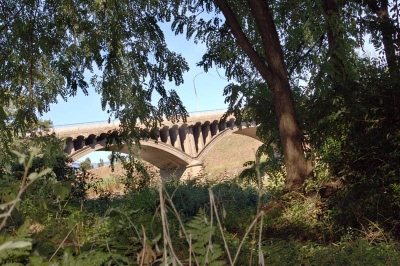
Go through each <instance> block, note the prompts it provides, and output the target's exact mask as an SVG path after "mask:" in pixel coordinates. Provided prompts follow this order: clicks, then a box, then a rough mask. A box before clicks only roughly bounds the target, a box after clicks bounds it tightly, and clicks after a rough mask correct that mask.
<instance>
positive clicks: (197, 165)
mask: <svg viewBox="0 0 400 266" xmlns="http://www.w3.org/2000/svg"><path fill="white" fill-rule="evenodd" d="M203 174H204V164H203V162H201V161H197V160H194V161H193V162H191V163H190V164H188V165H187V166H186V169H185V172H183V174H182V176H181V178H180V180H182V181H186V180H193V179H196V178H198V177H201V176H203Z"/></svg>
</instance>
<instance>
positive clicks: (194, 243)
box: [186, 209, 225, 266]
mask: <svg viewBox="0 0 400 266" xmlns="http://www.w3.org/2000/svg"><path fill="white" fill-rule="evenodd" d="M214 231H215V227H213V225H212V224H211V223H210V221H209V220H208V218H207V216H206V214H205V213H204V211H203V210H202V209H200V210H199V212H198V214H197V215H196V216H195V217H194V218H193V220H191V221H190V222H189V223H187V224H186V233H187V234H188V236H189V238H190V243H191V246H190V248H191V251H192V253H194V254H195V257H196V258H195V261H196V262H197V263H198V265H210V266H211V265H212V266H219V265H225V262H224V261H222V260H219V259H220V258H221V257H222V256H223V251H222V249H221V248H220V247H219V246H218V245H216V244H213V243H212V237H213V235H214Z"/></svg>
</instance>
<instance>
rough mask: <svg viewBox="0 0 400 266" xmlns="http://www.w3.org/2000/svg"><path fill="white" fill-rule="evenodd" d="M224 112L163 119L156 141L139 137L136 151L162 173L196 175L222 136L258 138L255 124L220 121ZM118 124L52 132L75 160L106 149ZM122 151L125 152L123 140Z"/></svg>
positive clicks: (59, 129)
mask: <svg viewBox="0 0 400 266" xmlns="http://www.w3.org/2000/svg"><path fill="white" fill-rule="evenodd" d="M223 114H224V112H221V111H211V112H210V111H208V112H199V113H192V114H190V116H189V117H188V118H187V121H186V123H183V122H180V123H179V122H178V123H171V122H169V121H164V122H163V124H162V126H161V127H159V128H158V129H157V135H158V141H154V140H150V139H145V140H141V141H140V144H141V149H140V150H139V151H138V154H137V155H138V156H140V157H141V158H142V159H143V160H144V161H147V162H149V163H151V164H152V165H154V166H156V167H158V168H159V169H160V173H161V176H163V177H167V176H170V175H171V174H175V175H176V176H178V177H181V178H190V177H194V176H197V175H198V174H199V173H200V172H201V171H202V169H203V158H204V156H205V155H206V154H207V153H208V152H209V151H210V150H211V148H212V147H213V146H214V145H215V143H216V142H218V141H221V140H222V139H223V137H224V136H226V135H228V134H232V133H236V134H242V135H246V136H249V137H252V138H255V139H258V138H257V136H256V127H255V125H254V124H253V125H250V127H249V126H248V125H245V124H243V125H242V129H241V130H239V127H238V125H236V124H235V119H234V118H233V117H230V118H228V119H227V120H226V122H221V121H220V118H221V117H222V115H223ZM118 126H119V124H118V123H114V124H91V125H89V124H85V125H78V126H77V125H73V126H70V127H58V128H55V129H54V132H55V133H56V135H57V136H58V137H60V138H63V139H65V142H66V148H65V150H64V151H65V153H67V154H68V155H69V157H70V158H71V159H72V160H74V161H76V160H78V159H79V158H81V157H83V156H85V155H87V154H89V153H91V152H94V151H104V150H106V136H107V133H108V132H110V131H114V130H117V129H118ZM121 152H122V153H128V148H127V145H126V144H125V145H123V147H122V150H121Z"/></svg>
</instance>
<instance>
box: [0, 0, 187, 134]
mask: <svg viewBox="0 0 400 266" xmlns="http://www.w3.org/2000/svg"><path fill="white" fill-rule="evenodd" d="M170 15H171V11H170V10H168V9H166V8H165V7H164V6H163V3H162V2H161V1H160V3H157V2H154V1H151V2H149V1H134V2H132V1H127V0H124V1H96V0H89V1H83V0H72V1H67V2H65V1H47V0H39V1H28V0H23V1H15V0H5V1H1V3H0V72H1V73H2V75H1V77H0V106H1V108H0V132H1V133H0V134H1V135H2V136H3V137H7V136H6V135H5V133H7V132H10V131H15V132H16V131H25V130H26V128H27V124H29V123H31V122H35V121H37V114H42V113H43V112H47V111H48V110H49V108H50V104H51V103H56V102H57V97H59V96H60V97H61V98H62V99H63V100H67V99H68V97H71V96H75V95H76V93H77V91H78V89H80V90H82V91H83V92H84V93H85V94H87V93H88V92H87V89H88V87H89V85H90V84H91V85H92V86H94V87H95V89H96V91H97V92H98V93H100V94H101V96H102V106H103V109H107V110H108V112H109V114H110V118H112V117H114V118H118V119H120V121H121V131H124V132H127V133H126V134H122V135H123V136H124V137H126V138H131V137H134V136H136V135H137V134H136V131H135V130H131V129H133V128H135V123H136V122H137V120H140V122H141V123H143V124H145V125H146V126H149V127H153V126H155V125H157V124H158V123H159V122H160V121H161V120H162V119H163V116H166V117H167V118H172V119H181V118H182V117H185V116H186V115H187V112H186V109H185V108H184V107H183V105H182V102H181V101H180V99H179V97H178V95H177V94H176V92H175V91H174V90H169V91H168V90H167V89H166V88H165V86H164V82H165V80H166V79H168V80H169V81H174V82H175V84H176V85H179V84H181V83H182V82H183V79H182V73H183V72H184V71H186V70H188V66H187V63H186V62H185V60H184V59H183V58H182V57H181V56H180V55H179V54H177V53H174V52H172V51H170V50H169V49H168V48H167V45H166V43H165V39H164V35H163V32H162V31H161V30H160V27H159V25H158V24H157V23H158V21H163V20H166V19H169V17H170ZM96 69H98V70H99V72H100V74H98V72H97V71H96ZM96 72H97V73H96ZM88 73H90V74H91V77H89V78H85V76H87V75H88ZM153 91H156V92H157V93H159V94H160V95H161V98H160V100H159V102H158V105H157V106H153V105H152V104H151V98H152V93H153ZM11 103H12V104H13V105H14V107H15V110H16V113H15V116H14V117H13V119H12V120H11V123H8V125H7V123H6V122H5V121H9V117H8V115H7V114H6V112H5V108H7V107H8V106H10V104H11ZM171 103H173V104H174V108H171Z"/></svg>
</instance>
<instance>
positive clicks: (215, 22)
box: [0, 0, 400, 265]
mask: <svg viewBox="0 0 400 266" xmlns="http://www.w3.org/2000/svg"><path fill="white" fill-rule="evenodd" d="M165 22H171V27H172V29H173V31H174V32H175V33H176V34H186V37H187V38H188V39H189V40H190V39H193V40H194V42H196V43H203V44H204V45H205V46H206V48H207V51H206V52H205V54H204V55H203V57H202V60H201V61H200V62H199V65H200V66H202V67H203V68H204V70H205V71H207V70H208V69H209V68H211V67H219V68H223V69H224V71H225V76H226V78H227V79H228V80H230V81H232V84H229V85H228V86H227V87H226V88H225V89H224V90H223V93H224V95H225V96H226V102H227V103H228V104H229V108H228V112H227V113H226V115H230V114H233V115H235V117H236V119H237V122H238V123H240V122H242V121H243V122H246V121H247V122H255V123H256V124H257V125H258V131H257V135H258V136H259V137H260V139H261V140H262V142H263V145H262V146H261V148H260V149H259V150H258V152H257V158H256V159H255V160H254V162H247V163H245V165H246V167H248V168H247V169H246V170H245V171H243V172H242V174H240V175H239V176H238V179H234V178H233V177H232V179H231V180H230V181H226V182H219V181H220V180H216V181H215V183H207V182H201V181H202V180H197V181H191V182H186V183H185V182H180V181H179V180H175V179H174V178H172V180H171V181H168V182H166V181H160V180H155V179H154V177H153V176H152V175H151V174H149V172H148V171H147V169H146V166H145V165H144V164H143V162H142V161H141V160H140V159H139V158H137V157H136V156H135V155H134V153H133V149H136V148H138V147H135V146H133V145H130V146H129V147H128V150H129V154H128V155H127V156H122V155H121V154H120V153H118V151H114V152H113V153H112V155H111V157H110V159H111V161H114V162H115V161H120V163H121V165H123V166H124V167H125V169H126V170H127V176H126V178H124V180H123V184H124V186H123V189H124V190H125V191H124V193H123V194H122V195H116V194H115V193H113V191H115V189H116V188H115V184H117V183H119V182H118V181H119V180H118V181H117V180H116V179H114V180H112V179H110V180H107V181H106V180H104V181H101V180H97V179H96V178H94V177H93V176H91V174H90V173H89V172H87V171H81V172H76V171H75V170H74V169H72V168H71V167H69V163H70V161H69V159H68V158H67V157H66V156H65V154H64V153H63V150H64V144H65V142H64V141H63V140H60V139H58V138H57V137H56V136H55V135H54V134H50V131H49V128H50V127H51V122H50V121H38V117H37V115H38V114H42V113H43V112H46V111H48V110H49V105H50V104H51V103H55V102H57V99H59V98H58V97H61V98H62V99H64V100H67V99H68V97H71V96H74V95H76V93H77V90H78V89H81V90H82V91H83V92H84V93H85V94H87V88H88V86H89V84H90V85H91V86H93V87H95V89H96V91H97V92H98V93H100V94H101V96H102V106H103V108H104V109H107V110H108V112H109V114H110V119H111V118H117V119H119V120H120V121H121V124H120V129H119V131H118V132H112V133H110V134H109V135H108V136H107V143H108V144H111V143H114V142H115V143H117V144H122V143H124V142H125V143H133V142H132V140H137V139H139V138H140V137H146V138H147V137H154V138H155V137H157V136H156V134H155V132H156V130H154V128H155V127H157V126H158V125H160V123H161V121H162V119H163V117H166V118H168V119H172V120H174V119H185V116H186V115H187V112H186V109H185V108H184V106H183V104H182V102H181V101H180V99H179V97H178V95H177V94H176V92H175V91H174V90H168V89H167V88H166V87H165V82H166V80H168V81H174V82H175V84H176V85H179V84H181V83H183V79H182V74H183V72H184V71H186V70H187V69H188V66H187V63H186V62H185V60H184V58H182V56H181V55H179V54H177V53H175V52H173V51H171V50H169V49H168V46H167V44H166V42H165V39H164V32H162V30H161V29H160V23H165ZM399 25H400V16H399V6H398V3H397V1H386V0H368V1H358V0H353V1H336V0H321V1H314V0H313V1H311V0H307V1H298V0H287V1H286V0H271V1H266V0H246V1H245V0H243V1H240V0H215V1H211V0H194V1H193V0H176V1H171V0H160V1H127V0H120V1H100V0H85V1H83V0H72V1H47V0H38V1H27V0H22V1H15V0H4V1H1V3H0V44H1V45H0V73H1V75H0V107H1V108H0V150H1V153H0V187H1V191H0V219H1V221H0V264H2V265H7V264H8V265H137V264H139V265H149V264H151V263H154V264H163V265H166V264H173V265H176V264H179V265H184V264H193V265H203V264H207V265H225V264H228V265H229V264H234V265H256V264H260V265H266V264H270V265H360V264H362V265H398V262H399V261H400V255H399V254H400V252H399V242H398V241H399V239H400V223H399V221H400V181H399V180H400V167H399V162H400V79H399V77H400V75H399V74H400V73H399V72H400V58H399V54H400V50H399V39H400V37H399V32H400V26H399ZM365 39H370V40H371V42H372V44H373V46H374V47H373V49H374V51H373V52H376V53H377V56H375V57H369V56H367V55H365V54H363V53H364V51H367V50H368V49H371V48H370V47H368V46H366V45H365V43H364V42H365ZM96 68H97V69H99V70H100V72H99V73H98V74H94V72H95V71H94V70H95V69H96ZM84 74H85V75H84ZM86 75H91V77H89V78H88V79H87V78H85V76H86ZM153 92H157V93H158V94H160V95H161V97H160V100H159V102H158V103H157V104H156V106H154V105H152V95H153ZM221 92H222V89H221ZM137 121H140V122H141V123H142V124H145V125H146V126H148V127H149V128H150V129H153V130H149V131H143V130H140V129H139V128H137V127H135V124H136V122H137ZM262 156H264V157H262ZM260 158H263V159H262V160H261V159H260ZM264 158H266V160H264ZM88 163H89V164H90V162H85V164H86V165H83V167H82V168H84V169H86V170H87V169H88ZM222 168H223V167H222ZM206 180H212V178H207V179H206ZM110 190H111V191H110ZM92 194H95V196H94V197H92V196H91V195H92Z"/></svg>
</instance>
